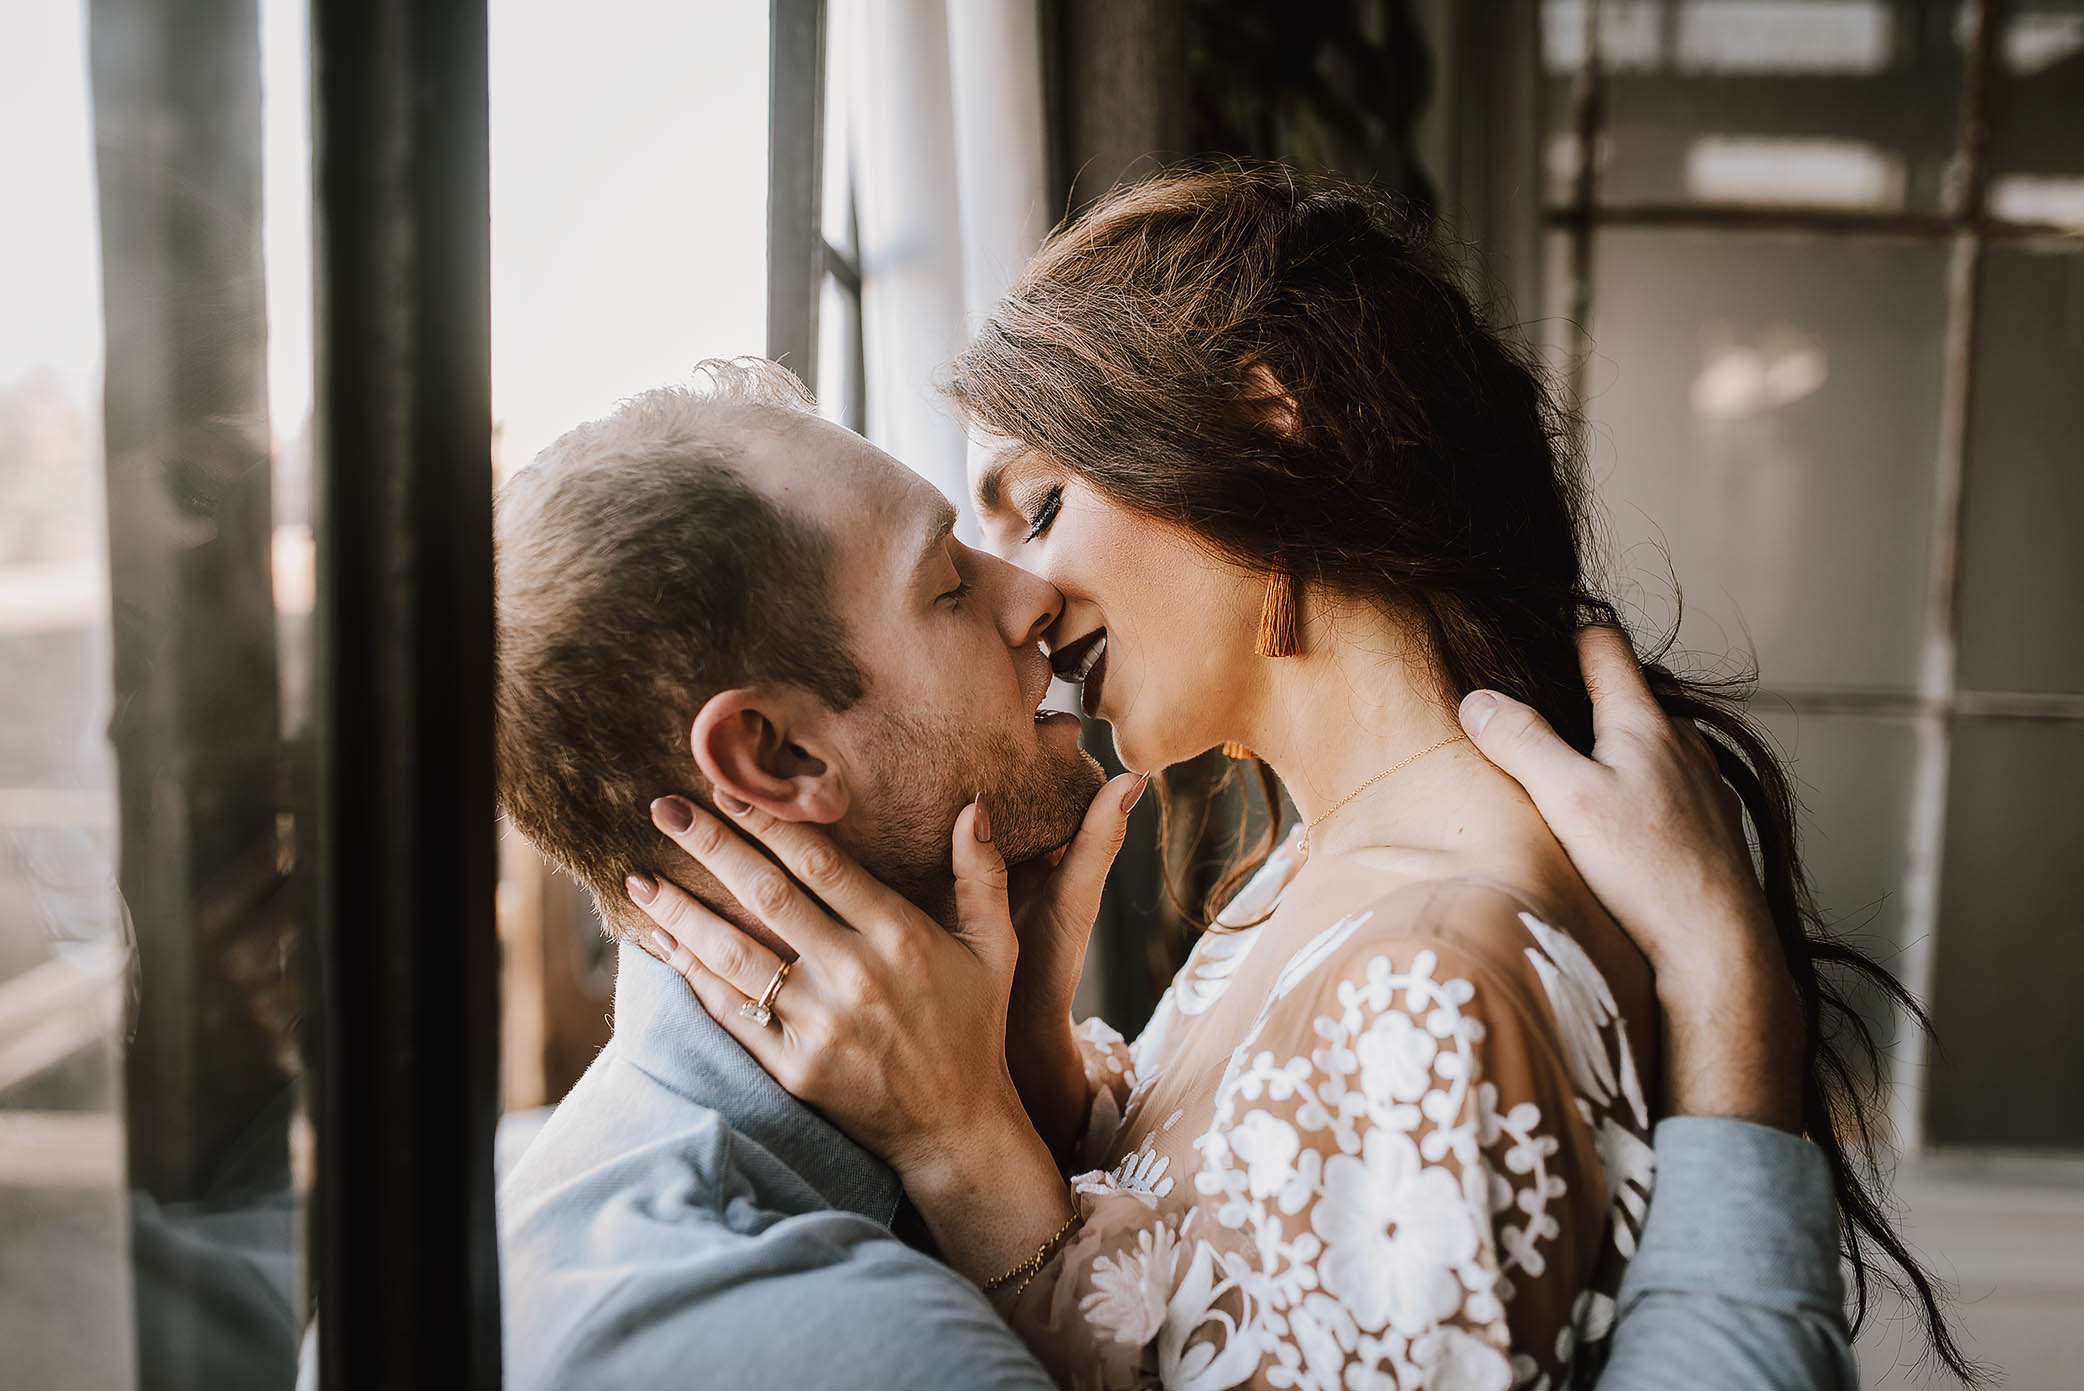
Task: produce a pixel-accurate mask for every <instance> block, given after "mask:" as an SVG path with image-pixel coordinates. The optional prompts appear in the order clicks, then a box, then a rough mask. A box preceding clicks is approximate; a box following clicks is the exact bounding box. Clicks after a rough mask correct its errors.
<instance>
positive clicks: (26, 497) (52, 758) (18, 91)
mask: <svg viewBox="0 0 2084 1391" xmlns="http://www.w3.org/2000/svg"><path fill="white" fill-rule="evenodd" d="M85 38H86V17H85V13H84V5H83V4H80V3H73V4H49V5H28V6H17V7H14V8H12V9H10V10H9V11H7V13H6V16H5V19H4V20H0V186H4V187H6V188H7V189H8V190H9V191H10V196H11V198H12V199H14V200H15V204H16V206H17V207H24V208H34V209H35V210H36V214H35V216H31V217H22V216H12V217H8V218H6V219H4V221H0V322H4V323H5V324H6V325H7V331H6V332H5V333H4V334H0V495H4V496H5V497H6V498H7V499H8V501H7V504H6V506H5V507H4V508H0V1233H4V1234H5V1235H4V1237H0V1288H4V1289H5V1290H6V1291H7V1295H6V1298H5V1299H4V1300H0V1346H5V1347H6V1349H7V1354H6V1355H7V1362H8V1375H9V1377H10V1378H14V1379H19V1381H20V1384H22V1385H24V1386H68V1387H71V1386H77V1387H82V1388H90V1391H102V1388H117V1387H127V1386H129V1385H130V1384H131V1378H132V1376H133V1375H134V1366H135V1351H134V1347H135V1343H134V1337H133V1332H132V1321H131V1312H130V1309H131V1305H130V1280H129V1273H128V1268H127V1264H126V1260H125V1256H126V1252H127V1251H128V1249H129V1245H130V1234H129V1203H128V1201H127V1198H126V1194H125V1179H124V1173H123V1167H124V1140H123V1133H124V1132H123V1083H122V1051H121V1046H120V1044H121V1038H122V1032H123V1007H124V1000H125V995H126V993H127V992H126V980H125V974H126V965H127V961H128V957H129V948H128V940H127V939H128V930H127V927H126V925H125V923H124V920H123V914H122V910H121V905H120V901H119V899H118V897H117V894H116V884H115V871H116V845H117V827H116V819H117V818H116V794H115V767H114V762H113V759H112V758H111V755H110V751H109V746H108V742H107V739H106V729H107V726H108V717H109V679H108V674H109V668H110V635H109V596H108V562H107V558H106V554H105V552H106V536H107V531H106V528H105V526H104V524H103V522H102V518H101V495H102V489H103V483H102V477H101V472H102V455H101V420H100V409H101V356H102V345H101V315H100V294H101V274H100V266H99V264H98V258H97V242H96V222H95V200H94V163H93V153H94V145H93V135H92V124H91V122H92V116H91V110H90V106H89V101H88V94H87V85H86V74H87V55H86V51H85Z"/></svg>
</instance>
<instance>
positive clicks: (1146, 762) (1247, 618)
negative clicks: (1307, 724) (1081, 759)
mask: <svg viewBox="0 0 2084 1391" xmlns="http://www.w3.org/2000/svg"><path fill="white" fill-rule="evenodd" d="M991 443H992V444H994V445H996V446H997V447H996V448H995V449H993V450H992V451H991V452H988V453H985V454H984V455H983V457H982V459H981V461H980V465H979V466H978V467H976V468H975V469H974V471H973V474H972V479H971V482H972V487H973V492H974V495H975V498H976V502H977V515H978V519H979V520H980V522H981V523H982V525H983V530H984V540H985V544H986V545H987V547H989V548H990V549H991V550H992V551H994V552H995V553H997V554H998V555H999V556H1000V557H1002V558H1004V559H1006V560H1008V561H1011V562H1012V563H1014V564H1016V565H1019V566H1021V567H1022V568H1023V569H1026V570H1029V571H1031V572H1033V573H1034V574H1036V575H1038V576H1040V577H1041V578H1043V579H1045V580H1047V581H1048V582H1049V583H1051V584H1053V585H1055V586H1056V587H1057V589H1058V590H1059V591H1061V592H1062V594H1063V596H1064V608H1063V613H1062V615H1061V616H1060V617H1059V618H1058V619H1057V621H1056V624H1055V625H1054V626H1053V627H1052V628H1051V629H1050V630H1049V632H1048V635H1047V637H1046V638H1045V639H1044V642H1045V645H1046V646H1047V647H1048V649H1049V652H1050V661H1051V665H1052V666H1053V667H1054V668H1055V669H1056V672H1057V674H1058V675H1059V676H1063V677H1065V678H1066V679H1070V680H1074V681H1081V680H1082V685H1083V694H1084V706H1085V712H1086V713H1087V714H1088V715H1092V716H1094V717H1096V718H1099V719H1103V720H1106V721H1107V722H1108V724H1109V725H1111V726H1112V727H1113V730H1114V746H1115V751H1116V752H1117V753H1118V754H1119V755H1120V756H1121V760H1122V762H1123V763H1124V764H1125V765H1126V766H1128V767H1129V768H1131V769H1135V770H1139V771H1141V770H1147V769H1152V768H1162V767H1164V766H1166V765H1167V764H1170V763H1177V762H1179V761H1181V760H1182V759H1186V758H1191V757H1193V756H1194V755H1196V754H1198V753H1201V752H1203V751H1204V750H1206V749H1209V748H1213V747H1214V746H1215V745H1217V744H1220V743H1221V742H1223V741H1224V740H1225V739H1229V738H1235V737H1237V736H1238V734H1239V732H1240V727H1239V722H1238V713H1239V706H1240V703H1241V702H1242V701H1244V700H1246V699H1248V698H1249V697H1250V695H1251V694H1252V692H1253V689H1254V683H1253V680H1252V677H1253V672H1254V667H1255V664H1256V663H1257V662H1258V661H1259V660H1260V659H1259V658H1257V657H1255V656H1254V654H1253V644H1254V642H1255V641H1256V638H1257V632H1258V622H1259V606H1260V602H1261V599H1262V597H1263V595H1264V581H1263V579H1262V578H1261V577H1259V576H1256V575H1252V574H1249V573H1247V572H1246V571H1244V570H1243V569H1241V568H1240V567H1238V566H1236V565H1233V564H1230V563H1228V562H1226V561H1224V560H1222V559H1220V558H1218V557H1217V556H1215V555H1214V554H1212V553H1211V552H1210V550H1209V549H1208V548H1207V547H1206V546H1205V545H1203V544H1201V543H1200V542H1199V541H1198V540H1197V539H1196V538H1195V537H1194V536H1193V535H1192V534H1191V533H1190V532H1188V531H1187V530H1186V529H1184V528H1182V527H1180V526H1177V525H1175V524H1173V523H1170V522H1165V521H1160V520H1158V519H1156V518H1153V517H1150V516H1148V515H1146V514H1144V513H1140V512H1134V511H1131V510H1129V509H1128V508H1126V507H1124V506H1122V505H1121V504H1120V503H1118V502H1115V501H1113V500H1112V499H1110V498H1108V497H1105V496H1103V495H1102V494H1101V493H1099V492H1098V491H1097V490H1095V489H1094V488H1093V487H1092V486H1091V485H1090V484H1088V483H1086V482H1085V481H1084V480H1083V479H1081V478H1079V477H1077V476H1076V475H1074V474H1072V473H1071V472H1069V471H1068V470H1066V469H1065V468H1063V467H1062V466H1061V465H1059V464H1057V463H1056V462H1055V461H1054V460H1052V459H1049V458H1048V457H1046V456H1043V455H1040V454H1037V453H1034V452H1033V451H1029V450H1025V449H1023V448H1021V447H1020V446H1018V445H1010V444H1006V443H1005V442H1003V441H992V442H991Z"/></svg>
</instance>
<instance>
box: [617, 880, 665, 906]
mask: <svg viewBox="0 0 2084 1391" xmlns="http://www.w3.org/2000/svg"><path fill="white" fill-rule="evenodd" d="M622 887H624V888H625V889H628V890H629V891H630V897H631V898H633V899H635V900H636V902H637V905H638V906H639V907H642V906H643V905H644V904H647V903H649V902H651V900H653V899H654V898H657V897H658V880H656V879H654V878H652V877H651V876H650V875H648V874H632V875H631V876H630V877H629V878H627V879H625V880H623V881H622Z"/></svg>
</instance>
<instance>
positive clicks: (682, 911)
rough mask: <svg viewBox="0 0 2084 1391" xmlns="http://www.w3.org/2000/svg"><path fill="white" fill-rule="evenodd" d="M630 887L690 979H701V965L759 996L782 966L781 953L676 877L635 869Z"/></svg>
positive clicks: (655, 941) (656, 942)
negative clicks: (660, 876)
mask: <svg viewBox="0 0 2084 1391" xmlns="http://www.w3.org/2000/svg"><path fill="white" fill-rule="evenodd" d="M624 887H626V888H627V889H628V890H629V896H630V901H631V902H632V903H634V904H636V905H637V906H638V907H639V908H641V909H643V910H644V915H645V916H646V917H648V918H650V919H651V921H652V922H653V923H655V924H656V927H654V928H653V933H654V936H653V938H652V945H653V946H655V947H657V948H658V949H659V954H660V955H662V956H663V957H665V959H666V964H667V965H669V966H671V967H672V968H673V969H674V970H676V971H678V972H680V974H681V976H682V977H683V978H685V979H686V980H687V983H688V984H689V985H693V984H695V976H694V975H692V974H690V966H691V964H692V965H699V966H700V968H701V972H702V973H703V974H707V975H712V976H715V977H717V978H718V979H720V980H722V981H724V982H726V983H727V984H729V985H731V986H732V987H733V988H735V989H736V990H738V991H739V992H740V993H742V994H744V995H745V996H747V997H748V998H750V999H755V1000H756V999H758V998H759V997H760V995H761V994H762V992H764V991H765V990H766V989H767V983H768V982H769V981H771V980H773V979H774V973H775V972H776V971H777V970H779V969H780V968H781V958H780V957H779V956H776V955H775V954H774V953H773V952H771V951H769V950H768V949H767V948H766V947H764V946H761V945H760V944H759V943H758V942H755V941H754V940H753V939H752V938H751V937H748V936H747V935H746V934H745V933H744V932H743V931H741V930H740V929H739V928H738V927H737V926H736V925H735V924H732V923H729V922H726V921H725V920H724V919H722V918H720V917H718V916H717V915H716V914H714V913H712V912H710V911H709V910H708V909H707V908H705V907H704V906H703V905H702V904H701V903H700V902H699V901H697V900H696V898H695V897H694V895H693V894H690V893H688V892H687V890H685V889H683V888H681V887H680V886H679V885H678V884H675V883H673V882H672V881H671V880H663V881H662V880H658V879H653V878H651V877H650V876H648V875H642V874H632V875H631V876H630V877H629V879H628V880H627V881H626V882H625V885H624Z"/></svg>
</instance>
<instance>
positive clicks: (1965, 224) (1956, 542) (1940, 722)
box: [1890, 0, 1997, 1155]
mask: <svg viewBox="0 0 2084 1391" xmlns="http://www.w3.org/2000/svg"><path fill="white" fill-rule="evenodd" d="M1995 10H1996V5H1995V3H1994V0H1976V4H1975V6H1974V8H1973V10H1972V11H1971V15H1970V22H1971V29H1970V33H1969V39H1968V44H1967V46H1966V47H1967V51H1966V54H1965V56H1964V58H1963V69H1962V87H1961V118H1960V122H1959V127H1958V132H1959V133H1958V137H1957V145H1956V151H1955V158H1956V166H1955V167H1956V172H1957V175H1958V177H1959V180H1960V183H1959V186H1958V188H1959V198H1958V202H1957V206H1956V207H1955V208H1953V209H1952V210H1951V211H1952V212H1953V213H1955V214H1956V215H1957V217H1958V223H1957V226H1956V229H1955V231H1954V233H1953V236H1952V241H1951V245H1950V247H1949V253H1948V257H1947V323H1946V339H1945V353H1944V357H1943V359H1942V372H1943V377H1942V380H1941V382H1940V399H1939V442H1938V454H1937V459H1936V461H1935V469H1934V480H1933V490H1932V529H1931V541H1930V556H1931V560H1930V568H1929V570H1928V576H1929V578H1928V583H1927V588H1926V591H1925V638H1924V652H1923V657H1922V660H1921V662H1920V665H1919V672H1918V698H1919V702H1920V704H1921V705H1922V707H1923V710H1922V712H1921V713H1920V714H1919V715H1918V717H1917V730H1918V755H1917V764H1916V767H1915V771H1914V773H1913V775H1912V781H1911V789H1912V791H1911V821H1910V827H1909V847H1908V849H1909V855H1908V866H1907V869H1906V871H1905V883H1904V894H1903V903H1904V912H1903V957H1902V960H1903V984H1904V986H1905V988H1907V989H1908V990H1909V992H1910V994H1911V996H1912V998H1914V999H1915V1000H1917V1001H1918V1002H1919V1004H1921V1005H1923V1006H1924V1007H1925V1008H1926V1009H1927V1010H1928V1011H1929V1010H1930V1008H1931V998H1932V982H1933V962H1934V961H1935V960H1936V958H1937V955H1938V934H1939V931H1940V921H1939V917H1940V892H1941V887H1942V885H1941V878H1942V870H1943V868H1944V866H1943V860H1944V857H1945V852H1946V811H1947V806H1946V804H1947V783H1948V776H1949V773H1950V771H1951V763H1952V759H1953V722H1954V717H1955V714H1956V713H1957V712H1956V708H1955V705H1956V698H1957V689H1958V679H1959V672H1958V651H1959V642H1958V631H1957V629H1958V624H1959V621H1960V589H1961V584H1960V578H1961V577H1960V558H1961V537H1962V523H1963V518H1964V514H1963V508H1962V501H1963V497H1964V493H1965V488H1966V482H1967V474H1968V451H1969V433H1970V430H1971V429H1972V427H1973V423H1974V422H1973V408H1974V390H1975V367H1976V363H1975V335H1976V315H1977V309H1978V306H1979V301H1980V297H1981V295H1980V291H1981V267H1982V256H1983V240H1984V238H1983V229H1982V211H1983V189H1984V183H1985V180H1986V170H1985V168H1984V155H1985V146H1986V143H1987V140H1986V136H1987V124H1986V122H1987V109H1988V102H1989V84H1990V75H1991V50H1992V48H1993V46H1994V44H1995V41H1996V37H1997V36H1996V33H1995V29H1996V14H1995ZM1902 1022H1903V1027H1902V1028H1900V1029H1899V1030H1898V1043H1897V1048H1896V1054H1895V1059H1894V1067H1893V1069H1892V1076H1891V1083H1892V1086H1891V1091H1890V1110H1891V1119H1892V1121H1893V1122H1894V1127H1895V1133H1896V1139H1897V1143H1898V1145H1899V1146H1900V1147H1901V1149H1902V1150H1903V1151H1904V1152H1906V1153H1910V1154H1913V1155H1915V1154H1917V1153H1920V1152H1921V1151H1923V1150H1924V1148H1925V1114H1924V1102H1925V1096H1926V1087H1925V1069H1926V1066H1927V1064H1928V1062H1929V1060H1930V1045H1929V1041H1928V1040H1927V1039H1926V1037H1925V1035H1924V1033H1923V1032H1922V1031H1921V1030H1919V1029H1918V1028H1916V1027H1915V1025H1914V1023H1913V1021H1910V1020H1908V1019H1906V1020H1904V1021H1902Z"/></svg>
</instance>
